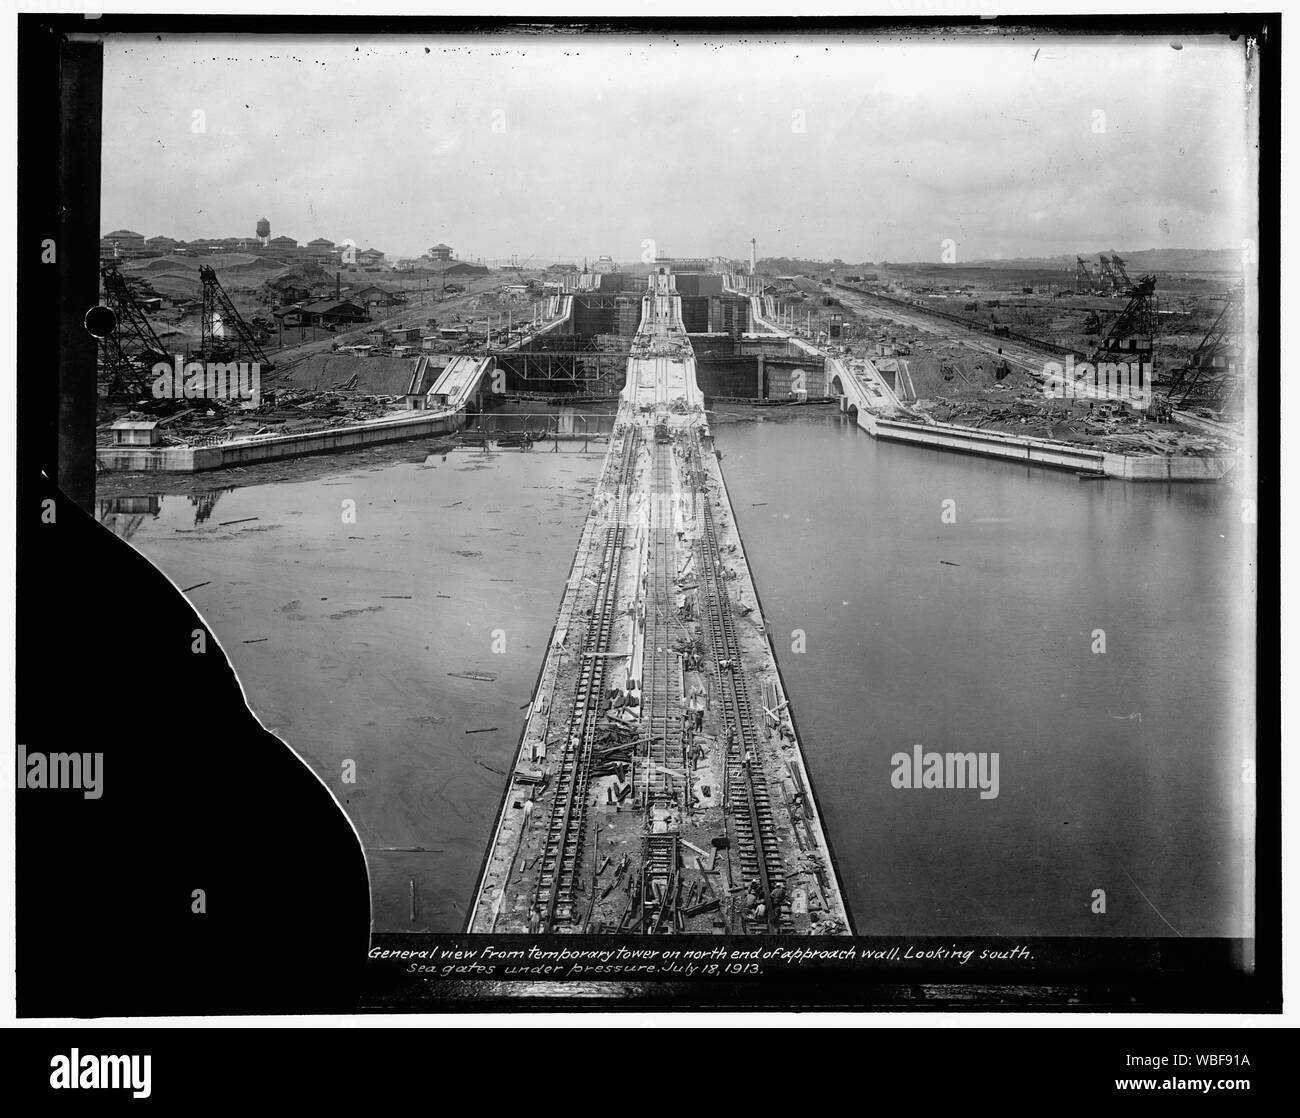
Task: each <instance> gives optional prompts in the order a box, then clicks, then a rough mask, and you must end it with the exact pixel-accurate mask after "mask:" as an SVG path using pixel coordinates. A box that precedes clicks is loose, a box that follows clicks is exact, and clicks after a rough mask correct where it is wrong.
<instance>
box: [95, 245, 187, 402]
mask: <svg viewBox="0 0 1300 1118" xmlns="http://www.w3.org/2000/svg"><path fill="white" fill-rule="evenodd" d="M101 274H102V276H103V279H104V300H105V305H106V306H107V307H108V308H109V309H110V310H111V311H112V312H113V314H114V315H115V317H116V320H117V321H116V325H115V326H114V328H113V332H112V333H111V334H109V335H108V336H107V337H105V338H102V339H101V340H100V343H99V384H100V390H101V391H102V392H103V394H104V395H105V396H106V397H110V398H116V397H120V396H124V395H130V396H142V395H143V396H147V395H149V392H150V384H151V381H152V377H151V376H150V372H149V371H150V369H151V368H152V367H153V366H154V364H155V363H157V362H159V361H167V362H168V363H170V358H168V356H167V351H166V350H165V349H164V348H163V344H162V342H160V341H159V340H158V335H157V334H156V333H155V332H154V328H153V326H152V325H151V324H150V322H149V319H148V318H147V317H146V316H145V313H144V311H143V310H142V309H141V308H140V305H139V304H138V303H137V302H136V301H135V297H134V296H133V295H132V294H131V289H130V288H129V287H128V286H127V283H126V279H125V278H124V277H123V276H122V273H121V272H119V271H118V270H117V265H116V264H105V265H104V267H103V269H102V272H101Z"/></svg>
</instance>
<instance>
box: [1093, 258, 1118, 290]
mask: <svg viewBox="0 0 1300 1118" xmlns="http://www.w3.org/2000/svg"><path fill="white" fill-rule="evenodd" d="M1097 259H1098V260H1099V261H1100V262H1101V285H1100V286H1101V290H1102V291H1104V292H1106V293H1107V294H1110V295H1116V294H1118V293H1119V285H1120V279H1119V273H1118V272H1116V271H1115V268H1114V266H1113V265H1112V264H1111V258H1110V257H1109V256H1105V255H1100V256H1098V257H1097Z"/></svg>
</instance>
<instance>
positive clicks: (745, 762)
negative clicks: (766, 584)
mask: <svg viewBox="0 0 1300 1118" xmlns="http://www.w3.org/2000/svg"><path fill="white" fill-rule="evenodd" d="M692 444H695V438H694V436H692ZM691 459H692V468H693V471H694V468H695V467H694V463H695V461H697V460H698V447H697V446H695V445H693V447H692V452H691ZM696 497H697V505H698V516H699V518H700V525H701V530H702V533H701V534H702V538H701V540H700V542H699V543H698V544H697V548H696V570H697V573H698V575H699V583H700V588H701V590H702V591H703V604H704V612H703V618H704V623H705V631H706V632H707V634H708V638H709V645H710V650H711V652H712V657H713V672H714V677H715V678H716V680H717V683H718V695H719V697H720V698H721V700H722V712H723V719H724V723H725V731H724V736H725V739H726V742H727V789H726V791H727V808H728V810H730V812H731V813H732V818H733V820H734V823H735V831H736V838H737V847H738V849H737V853H738V856H739V860H740V866H741V872H742V874H743V875H744V880H745V882H746V883H749V882H752V881H757V882H758V883H759V888H760V890H761V895H762V897H763V900H764V902H765V905H766V915H765V918H764V920H763V921H761V922H759V921H755V920H753V919H751V918H750V917H749V916H748V915H747V916H746V917H745V928H746V931H747V932H749V933H751V934H753V933H761V932H764V931H766V932H773V933H775V932H779V931H780V930H781V925H782V923H783V922H785V921H787V920H788V919H789V912H788V909H787V907H786V905H785V903H784V902H783V904H782V906H781V907H780V909H779V911H774V906H773V904H772V902H771V894H772V890H773V889H775V888H776V887H777V886H781V887H782V889H783V891H784V886H785V870H784V868H783V866H782V860H781V856H780V851H779V848H778V846H777V840H776V825H775V820H774V818H773V814H772V800H771V795H770V793H769V791H768V787H767V778H766V777H765V776H764V774H763V770H762V766H761V765H760V763H759V758H760V756H761V754H760V749H761V746H762V743H761V738H760V736H759V732H758V720H757V719H756V718H755V717H754V711H753V706H752V703H751V700H750V696H749V688H748V686H747V679H746V676H745V673H744V670H743V669H742V668H741V666H740V643H739V641H738V640H737V637H736V625H735V617H734V615H733V614H732V610H731V601H730V598H729V596H728V594H727V588H726V581H725V579H724V578H723V575H722V564H721V561H720V555H719V550H718V537H717V528H716V525H715V523H714V519H713V507H712V504H711V503H710V501H709V497H708V493H707V492H705V493H704V494H703V499H702V500H699V499H698V498H699V497H700V494H698V493H697V494H696ZM723 665H727V666H725V667H724V666H723Z"/></svg>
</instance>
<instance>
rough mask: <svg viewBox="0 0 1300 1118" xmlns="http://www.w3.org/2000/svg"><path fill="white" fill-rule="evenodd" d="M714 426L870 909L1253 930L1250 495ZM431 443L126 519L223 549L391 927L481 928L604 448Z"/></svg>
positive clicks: (176, 575) (262, 690) (873, 914)
mask: <svg viewBox="0 0 1300 1118" xmlns="http://www.w3.org/2000/svg"><path fill="white" fill-rule="evenodd" d="M717 435H718V445H719V446H720V448H721V449H722V450H723V452H724V454H725V461H724V463H723V469H724V471H725V474H726V477H727V482H728V485H729V486H730V489H731V495H732V499H733V502H734V504H735V507H736V512H737V515H738V518H739V521H740V527H741V530H742V532H743V534H744V538H745V541H746V547H747V550H748V552H749V556H750V560H751V563H752V565H753V568H754V574H755V578H756V581H757V585H758V590H759V594H760V595H761V597H762V601H763V605H764V608H765V612H766V614H767V617H768V620H769V622H770V623H771V625H772V629H773V641H774V645H775V647H776V651H777V656H778V658H779V660H780V663H781V668H782V671H783V673H784V676H785V679H786V682H787V685H788V688H789V692H790V696H791V698H792V700H793V705H794V710H795V716H796V719H797V722H798V725H799V729H800V732H801V735H802V737H803V740H804V743H805V749H806V752H807V756H808V760H809V765H810V767H811V771H812V775H813V779H814V781H815V784H816V788H817V792H818V795H819V797H820V801H821V804H822V807H823V810H824V813H825V817H826V822H827V828H828V831H829V834H830V837H831V841H832V843H833V845H834V848H835V852H836V856H837V858H838V861H839V865H840V871H841V875H842V878H843V882H844V885H845V888H846V890H847V892H848V896H849V901H850V904H851V905H852V908H853V912H854V917H855V920H856V923H857V927H858V930H859V931H860V932H862V933H866V934H872V933H876V934H886V933H904V934H905V933H913V934H921V933H925V934H942V935H946V934H959V933H969V934H1002V935H1018V934H1029V933H1036V934H1079V935H1148V934H1150V935H1172V934H1173V933H1172V932H1171V931H1170V926H1172V927H1173V928H1175V929H1177V931H1178V932H1180V933H1182V934H1183V935H1207V934H1218V935H1236V934H1241V931H1242V920H1243V918H1244V913H1243V909H1242V907H1241V904H1240V895H1241V883H1242V881H1243V875H1244V874H1245V873H1246V872H1247V870H1248V863H1247V861H1246V854H1247V847H1246V845H1245V840H1244V838H1243V835H1244V834H1245V833H1246V829H1247V826H1248V821H1249V820H1248V816H1247V814H1246V811H1245V809H1244V807H1243V803H1244V801H1243V798H1242V797H1243V789H1244V786H1243V785H1242V783H1241V779H1240V757H1241V756H1242V751H1241V749H1240V747H1238V746H1237V745H1236V744H1234V743H1236V742H1239V741H1242V740H1244V738H1243V737H1242V735H1241V734H1240V733H1237V732H1235V730H1234V725H1233V717H1234V715H1233V702H1234V697H1236V699H1238V700H1240V698H1241V694H1242V690H1243V689H1242V686H1241V678H1242V670H1241V659H1240V654H1239V650H1240V642H1239V641H1238V639H1237V635H1238V628H1239V626H1238V625H1237V623H1236V622H1237V619H1238V618H1239V617H1240V616H1241V610H1240V609H1239V607H1238V606H1237V605H1236V602H1237V601H1238V596H1237V595H1238V590H1237V589H1236V583H1235V582H1234V576H1233V569H1234V562H1237V563H1239V556H1240V551H1241V539H1240V535H1239V533H1240V532H1241V530H1242V529H1241V525H1240V522H1239V520H1238V518H1237V516H1236V508H1237V507H1238V500H1237V498H1236V496H1235V495H1234V494H1232V493H1231V492H1230V491H1229V490H1227V489H1226V488H1220V487H1208V486H1207V487H1196V486H1183V487H1165V486H1125V485H1122V484H1120V483H1117V482H1087V483H1081V482H1079V481H1077V480H1076V479H1075V478H1074V477H1073V475H1068V474H1067V475H1057V474H1055V473H1052V472H1049V471H1035V472H1029V471H1027V470H1025V469H1024V468H1022V467H1017V466H1013V465H1007V464H1000V463H992V462H984V461H981V460H980V459H977V458H969V457H959V456H949V455H945V454H940V453H936V452H933V451H923V450H913V449H909V448H904V447H899V446H883V445H880V444H876V443H874V442H873V441H872V440H871V439H870V438H869V437H868V436H867V435H866V434H865V433H863V432H860V431H857V430H855V429H852V428H850V427H848V426H847V425H844V424H843V421H841V420H840V418H839V417H838V415H832V414H827V413H825V412H822V413H820V414H807V413H801V416H800V418H798V419H795V420H792V421H789V422H780V423H777V422H771V421H767V422H760V423H746V424H733V425H721V426H719V427H718V428H717ZM579 445H580V444H579ZM406 459H409V460H403V459H399V460H394V456H393V454H392V453H391V452H389V453H388V454H387V455H386V456H385V455H379V456H376V455H374V454H373V452H371V453H368V454H361V455H346V456H341V457H338V458H333V459H329V460H323V461H322V463H321V464H320V465H318V466H314V467H313V469H314V471H315V473H314V474H313V475H312V476H307V477H302V478H296V479H294V480H289V481H279V482H274V483H258V484H250V485H245V486H243V487H241V488H237V489H235V490H233V491H230V492H226V493H224V494H223V495H222V496H221V497H220V499H219V501H218V503H217V505H216V506H215V508H214V509H213V511H212V514H211V516H209V517H208V519H207V520H205V521H204V522H203V523H201V524H196V523H195V509H194V506H193V504H192V502H191V500H190V499H189V498H187V497H185V496H167V497H163V498H162V499H161V502H160V504H159V505H158V511H157V515H156V516H152V515H149V514H148V513H146V514H145V515H144V516H143V519H142V521H140V524H139V527H138V529H137V530H136V531H135V534H134V536H133V537H132V543H134V544H135V545H136V546H137V547H139V548H140V549H141V550H142V551H143V552H144V553H145V554H146V555H148V556H149V557H150V558H151V559H153V561H154V562H156V563H157V564H158V565H159V566H160V567H161V568H162V569H163V570H164V571H166V572H167V573H168V574H169V575H170V576H171V577H172V579H173V580H174V581H175V582H176V583H177V584H178V585H179V586H182V587H184V586H189V585H192V584H194V583H197V582H202V581H205V580H211V585H209V586H206V587H202V588H200V589H198V590H194V591H192V592H191V593H190V595H189V596H190V599H191V600H192V601H193V602H194V604H195V605H196V606H197V608H198V609H199V610H200V612H201V613H202V614H203V615H204V617H205V618H206V620H207V621H208V623H209V624H210V625H211V626H212V627H213V629H214V631H215V633H216V634H217V636H218V637H219V639H220V640H221V642H222V644H223V647H224V648H225V650H226V652H227V654H228V655H230V657H231V659H232V660H233V662H234V665H235V667H236V669H237V671H238V673H239V677H240V679H241V681H242V683H243V685H244V688H245V691H246V693H247V694H248V696H249V699H250V702H251V704H252V706H253V708H254V709H255V710H256V711H257V712H258V714H259V715H260V717H261V718H262V720H263V722H264V723H265V724H266V725H267V726H268V727H270V728H272V729H274V730H275V731H276V732H277V733H279V734H280V735H281V736H282V737H283V738H284V739H285V740H287V741H288V742H289V743H290V744H291V745H292V746H293V747H294V748H295V749H296V750H297V751H298V753H299V754H300V755H301V756H302V757H303V758H304V759H305V760H306V761H307V763H308V764H310V765H311V766H312V768H313V769H314V770H315V771H316V772H317V773H318V774H319V775H320V776H321V777H322V779H324V780H325V782H326V783H327V784H328V785H329V787H330V788H331V789H332V790H333V791H334V792H335V794H336V796H337V797H338V798H339V800H340V802H342V803H344V804H345V806H346V808H347V810H348V812H349V814H350V816H351V818H352V819H353V822H354V824H355V826H356V828H357V830H358V832H359V834H360V836H361V840H362V842H363V844H364V845H365V847H366V848H367V852H368V855H367V856H368V859H369V863H370V872H371V880H372V888H373V891H374V918H375V927H376V929H377V930H381V931H401V930H412V929H430V930H435V931H456V930H460V929H461V928H462V927H463V925H464V920H465V914H466V908H467V905H468V903H469V901H470V899H471V893H472V890H473V887H474V883H475V879H476V876H477V872H478V868H479V865H480V863H481V859H482V856H483V851H484V848H485V846H486V844H487V842H488V840H489V838H490V835H491V829H492V825H493V822H494V819H495V813H496V810H497V806H498V804H499V802H500V797H501V793H502V790H503V788H504V784H505V778H504V776H503V775H500V774H501V773H505V772H506V771H507V770H508V769H509V767H510V764H511V761H512V760H513V756H514V751H515V748H516V744H517V741H518V737H519V732H520V729H521V726H522V721H523V714H524V711H523V709H522V708H523V707H524V706H525V705H526V704H527V702H528V700H529V698H530V694H531V690H532V686H533V684H534V682H535V680H536V677H537V673H538V670H539V668H540V666H541V662H542V657H543V654H544V651H545V648H546V643H547V640H548V638H549V634H550V631H551V627H552V625H553V623H554V610H555V608H556V607H557V606H558V604H559V600H560V595H561V591H562V589H563V583H564V580H565V577H566V575H567V574H568V571H569V567H570V564H571V562H572V559H573V551H574V547H575V545H576V543H577V539H578V533H579V529H580V526H581V524H582V521H583V519H584V516H585V514H586V509H587V505H588V502H589V498H590V493H591V490H592V487H593V485H594V482H595V480H596V476H597V474H598V472H599V466H600V459H599V456H598V455H594V454H593V455H590V456H586V457H584V456H582V455H581V454H578V453H575V450H574V448H570V449H567V450H566V451H564V452H561V453H559V454H551V453H549V452H540V451H534V452H532V453H528V454H521V453H518V452H513V451H507V452H503V453H499V454H493V455H483V454H481V453H478V452H466V451H456V452H453V453H452V454H451V455H449V456H448V457H447V458H445V459H444V458H442V457H439V456H434V457H430V458H429V459H427V460H423V459H422V456H421V455H420V454H419V453H418V447H414V446H413V447H412V448H411V452H410V454H409V455H407V456H406ZM233 478H234V475H230V476H229V477H223V478H221V479H219V480H220V481H221V482H222V483H226V484H228V483H229V482H230V481H231V480H233ZM216 480H218V479H214V481H216ZM145 491H147V490H142V492H145ZM946 499H950V500H952V501H955V502H956V518H957V521H956V523H955V524H951V525H949V524H943V523H942V522H941V519H940V513H941V507H942V506H941V502H943V501H944V500H946ZM345 500H352V501H355V502H356V510H357V515H356V521H355V523H345V522H344V521H343V518H342V508H343V504H342V503H343V501H345ZM764 502H765V503H764ZM244 517H258V518H259V519H257V520H256V521H249V522H245V523H242V524H227V525H225V526H220V524H219V522H222V521H233V520H239V519H242V518H244ZM941 560H945V561H946V564H945V563H941V562H940V561H941ZM947 564H957V565H955V566H952V565H947ZM396 595H410V597H409V598H406V597H394V596H396ZM440 595H447V596H446V597H441V596H440ZM795 629H802V630H804V633H805V639H806V651H805V652H803V653H801V654H795V653H793V652H792V651H791V639H790V634H791V632H792V630H795ZM1096 629H1104V630H1105V633H1106V645H1107V651H1106V653H1105V654H1104V655H1097V654H1093V653H1092V652H1091V651H1090V648H1091V645H1092V643H1093V640H1094V638H1093V636H1092V634H1093V631H1094V630H1096ZM502 637H503V638H504V651H501V652H494V651H493V642H494V640H496V641H497V646H498V647H501V646H502V644H501V638H502ZM261 638H265V640H262V639H261ZM245 641H257V642H258V643H244V642H245ZM448 672H478V673H482V674H491V675H494V676H495V677H496V678H495V680H493V681H480V680H473V679H464V678H458V677H455V676H449V675H448V674H447V673H448ZM467 730H485V731H488V732H483V733H472V734H470V733H466V731H467ZM914 743H921V744H922V745H923V746H924V747H925V749H927V750H934V751H938V752H948V751H962V752H965V751H975V752H997V753H998V754H999V777H1000V788H999V795H998V797H997V798H996V799H992V800H981V799H980V798H979V796H978V793H977V792H974V791H970V790H938V789H930V790H912V789H906V790H904V789H896V788H894V787H892V786H891V783H890V775H891V772H892V769H891V765H890V757H891V756H892V755H893V754H894V753H896V752H899V751H910V750H911V748H912V745H913V744H914ZM347 760H353V761H355V762H356V768H357V782H356V784H355V785H349V784H344V783H342V781H341V780H340V774H341V772H342V767H343V764H344V762H345V761H347ZM493 770H499V772H498V771H493ZM393 847H423V848H426V849H423V850H417V851H402V850H393V849H386V848H393ZM412 880H414V881H415V882H416V889H417V914H416V916H417V918H416V920H415V921H414V922H412V921H411V919H410V910H409V906H410V886H409V883H410V881H412ZM1097 889H1102V890H1105V893H1106V912H1105V914H1094V913H1092V912H1091V906H1092V904H1093V891H1094V890H1097ZM1139 890H1140V892H1139ZM1142 894H1145V896H1146V898H1147V899H1144V898H1143V896H1142ZM1153 906H1154V908H1153ZM1156 909H1158V910H1159V913H1160V914H1163V918H1164V919H1163V920H1162V918H1161V916H1160V915H1157V912H1156ZM1164 920H1167V921H1168V922H1169V924H1168V925H1166V924H1165V923H1164Z"/></svg>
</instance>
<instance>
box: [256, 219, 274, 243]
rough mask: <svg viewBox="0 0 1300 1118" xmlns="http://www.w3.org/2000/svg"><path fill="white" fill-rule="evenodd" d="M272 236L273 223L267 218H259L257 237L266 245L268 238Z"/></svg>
mask: <svg viewBox="0 0 1300 1118" xmlns="http://www.w3.org/2000/svg"><path fill="white" fill-rule="evenodd" d="M270 235H271V223H270V221H268V220H267V219H266V218H264V217H263V218H259V219H258V221H257V237H258V239H259V240H260V241H261V242H262V244H266V241H267V238H268V237H270Z"/></svg>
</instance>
